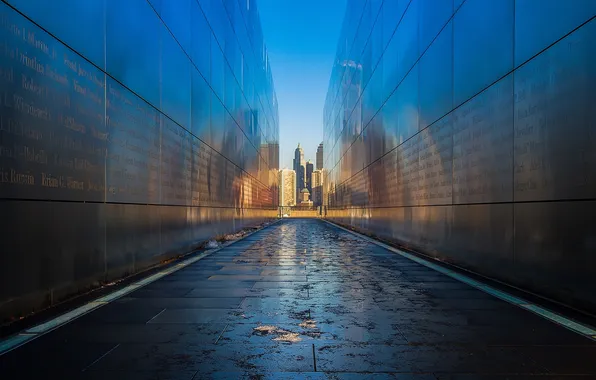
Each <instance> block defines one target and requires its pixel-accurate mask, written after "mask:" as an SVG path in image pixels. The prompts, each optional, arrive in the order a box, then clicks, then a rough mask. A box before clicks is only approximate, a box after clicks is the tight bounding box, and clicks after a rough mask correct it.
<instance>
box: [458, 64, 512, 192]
mask: <svg viewBox="0 0 596 380" xmlns="http://www.w3.org/2000/svg"><path fill="white" fill-rule="evenodd" d="M453 115H454V116H453V117H454V127H453V202H454V203H477V202H511V201H512V200H513V189H512V181H513V79H512V77H511V76H507V77H506V78H504V79H502V80H501V81H499V82H498V83H496V84H495V85H494V86H491V87H490V88H488V89H487V90H485V91H484V92H482V93H481V94H479V95H478V96H476V97H474V98H473V99H471V100H470V101H468V102H466V103H465V104H463V105H462V106H461V107H459V108H458V109H457V110H455V111H454V113H453Z"/></svg>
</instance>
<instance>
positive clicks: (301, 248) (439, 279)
mask: <svg viewBox="0 0 596 380" xmlns="http://www.w3.org/2000/svg"><path fill="white" fill-rule="evenodd" d="M595 358H596V346H595V345H594V343H593V342H592V341H590V340H588V339H586V338H584V337H581V336H579V335H576V334H574V333H572V332H570V331H568V330H566V329H564V328H561V327H558V326H557V325H555V324H552V323H551V322H548V321H545V320H543V319H541V318H539V317H538V316H535V315H534V314H532V313H529V312H526V311H523V310H521V309H518V308H516V307H514V306H511V305H509V304H507V303H505V302H502V301H500V300H497V299H495V298H491V297H490V296H488V295H485V294H484V293H482V292H480V291H478V290H475V289H473V288H470V287H469V286H467V285H464V284H462V283H459V282H456V281H455V280H452V279H450V278H448V277H446V276H444V275H442V274H439V273H437V272H434V271H432V270H430V269H427V268H425V267H423V266H421V265H419V264H416V263H414V262H411V261H408V260H407V259H405V258H402V257H400V256H399V255H396V254H394V253H392V252H389V251H387V250H385V249H383V248H380V247H378V246H376V245H374V244H372V243H369V242H366V241H364V240H361V239H359V238H358V237H356V236H353V235H351V234H349V233H347V232H344V231H341V230H339V229H337V228H334V227H332V226H330V225H328V224H325V223H324V222H322V221H318V220H284V221H282V222H281V223H277V224H275V225H273V226H271V227H269V228H267V229H265V230H262V231H260V232H258V233H256V234H254V235H252V236H250V237H249V238H247V239H244V240H242V241H239V242H238V243H235V244H233V245H231V246H229V247H227V248H225V249H223V250H221V251H219V252H217V253H215V254H214V255H212V256H209V257H207V258H205V259H203V260H200V261H198V262H196V263H195V264H193V265H191V266H189V267H187V268H184V269H182V270H180V271H178V272H175V273H173V274H172V275H170V276H167V277H165V278H163V279H161V280H158V281H156V282H154V283H152V284H150V285H148V286H146V287H144V288H142V289H139V290H137V291H135V292H134V293H131V294H130V295H129V296H127V297H125V298H121V299H119V300H117V301H115V302H113V303H111V304H109V305H106V306H104V307H102V308H100V309H98V310H96V311H94V312H92V313H90V314H88V315H85V316H84V317H82V318H80V319H77V320H76V321H74V322H72V323H70V324H68V325H66V326H64V327H62V328H60V329H58V330H55V331H53V332H51V333H49V334H47V335H45V336H43V337H41V338H39V339H37V340H34V341H33V342H31V343H29V344H27V345H25V346H23V347H21V348H19V349H17V350H14V351H12V352H9V353H8V354H5V355H3V356H2V357H0V378H2V379H27V378H35V379H48V378H52V379H189V380H190V379H219V378H229V379H240V378H251V379H252V378H254V379H261V378H273V379H364V378H374V379H385V378H397V379H417V380H423V379H424V380H426V379H505V378H506V379H526V378H532V379H535V378H550V379H557V380H558V379H567V378H569V379H587V378H596V376H594V374H596V360H595ZM374 374H377V375H374ZM530 374H534V376H529V375H530ZM572 374H574V375H578V374H579V375H583V376H564V375H572ZM590 374H591V375H590ZM260 375H265V376H260Z"/></svg>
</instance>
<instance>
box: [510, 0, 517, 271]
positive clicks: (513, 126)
mask: <svg viewBox="0 0 596 380" xmlns="http://www.w3.org/2000/svg"><path fill="white" fill-rule="evenodd" d="M512 3H513V20H512V24H513V25H512V29H513V32H512V35H511V40H512V43H511V50H512V51H511V67H512V69H513V71H512V72H511V203H512V205H511V264H512V265H515V235H516V232H515V209H516V205H515V71H516V68H515V32H516V29H515V20H516V14H515V8H516V5H517V0H512ZM514 269H515V268H514Z"/></svg>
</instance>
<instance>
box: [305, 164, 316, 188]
mask: <svg viewBox="0 0 596 380" xmlns="http://www.w3.org/2000/svg"><path fill="white" fill-rule="evenodd" d="M313 169H314V165H313V164H312V162H310V160H308V162H307V163H306V178H305V186H304V187H306V188H307V189H308V191H309V192H310V194H311V195H312V172H313Z"/></svg>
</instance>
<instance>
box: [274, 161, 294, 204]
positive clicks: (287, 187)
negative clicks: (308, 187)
mask: <svg viewBox="0 0 596 380" xmlns="http://www.w3.org/2000/svg"><path fill="white" fill-rule="evenodd" d="M278 178H279V182H278V183H279V205H280V207H286V206H296V172H295V171H294V170H292V169H282V170H280V171H279V177H278Z"/></svg>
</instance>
